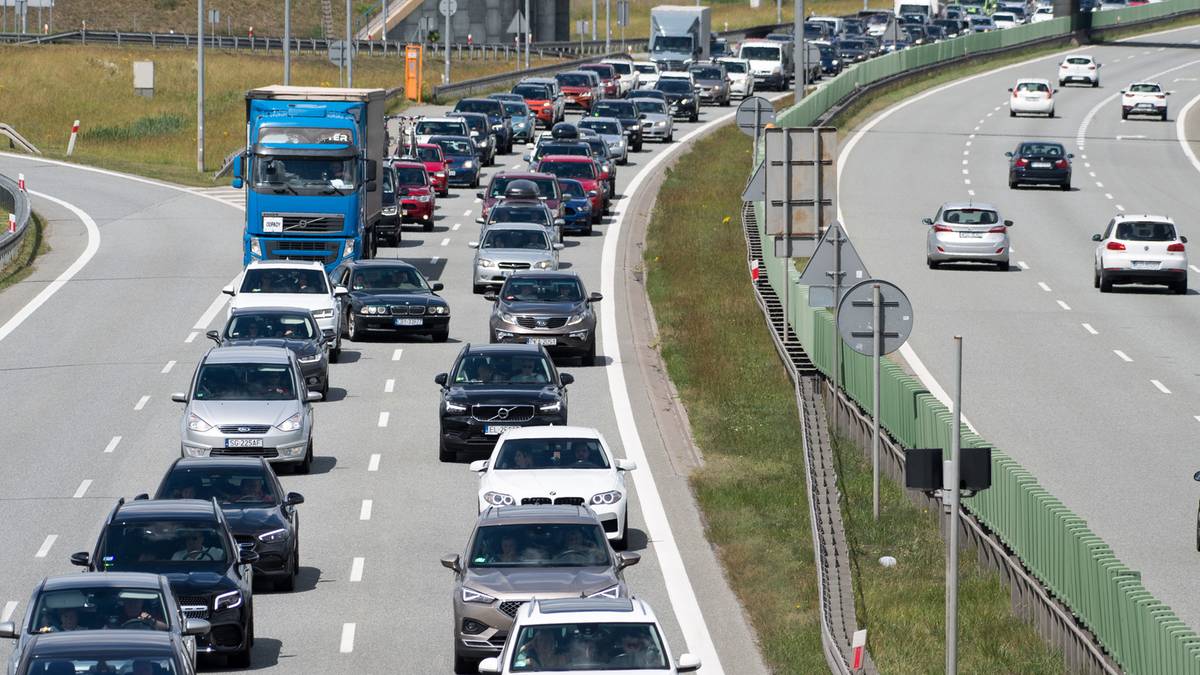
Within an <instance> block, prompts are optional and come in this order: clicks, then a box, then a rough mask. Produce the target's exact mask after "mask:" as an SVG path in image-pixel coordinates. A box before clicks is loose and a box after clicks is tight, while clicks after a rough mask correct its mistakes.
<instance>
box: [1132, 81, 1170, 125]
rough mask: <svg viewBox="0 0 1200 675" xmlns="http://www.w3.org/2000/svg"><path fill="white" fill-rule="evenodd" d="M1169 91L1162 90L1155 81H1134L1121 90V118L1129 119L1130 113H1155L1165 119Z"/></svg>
mask: <svg viewBox="0 0 1200 675" xmlns="http://www.w3.org/2000/svg"><path fill="white" fill-rule="evenodd" d="M1170 95H1171V92H1169V91H1163V88H1162V85H1160V84H1159V83H1157V82H1134V83H1133V84H1131V85H1129V86H1128V87H1127V88H1125V89H1122V90H1121V119H1123V120H1124V119H1129V116H1130V115H1155V116H1158V117H1162V120H1163V121H1164V122H1166V121H1167V97H1168V96H1170Z"/></svg>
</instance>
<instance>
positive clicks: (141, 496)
mask: <svg viewBox="0 0 1200 675" xmlns="http://www.w3.org/2000/svg"><path fill="white" fill-rule="evenodd" d="M148 499H150V494H149V493H146V492H139V493H138V494H136V495H134V497H133V501H135V502H141V501H146V500H148Z"/></svg>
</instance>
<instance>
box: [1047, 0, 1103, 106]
mask: <svg viewBox="0 0 1200 675" xmlns="http://www.w3.org/2000/svg"><path fill="white" fill-rule="evenodd" d="M1043 9H1049V10H1050V18H1054V9H1053V8H1047V7H1039V8H1038V11H1039V12H1041V11H1042V10H1043ZM1036 18H1037V15H1036V14H1035V15H1034V19H1035V20H1036ZM1071 82H1082V83H1086V84H1089V85H1091V86H1093V87H1099V86H1100V63H1099V62H1098V61H1096V59H1095V58H1093V57H1091V56H1088V55H1087V54H1072V55H1071V56H1068V57H1067V58H1065V59H1063V62H1062V63H1060V64H1058V86H1060V87H1061V86H1063V85H1065V84H1068V83H1071Z"/></svg>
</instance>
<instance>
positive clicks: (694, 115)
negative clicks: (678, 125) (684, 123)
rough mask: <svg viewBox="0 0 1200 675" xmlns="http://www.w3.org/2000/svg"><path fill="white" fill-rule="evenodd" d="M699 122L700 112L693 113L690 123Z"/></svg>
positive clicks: (689, 119)
mask: <svg viewBox="0 0 1200 675" xmlns="http://www.w3.org/2000/svg"><path fill="white" fill-rule="evenodd" d="M699 120H700V113H698V112H695V113H692V116H691V117H689V118H688V121H690V122H698V121H699Z"/></svg>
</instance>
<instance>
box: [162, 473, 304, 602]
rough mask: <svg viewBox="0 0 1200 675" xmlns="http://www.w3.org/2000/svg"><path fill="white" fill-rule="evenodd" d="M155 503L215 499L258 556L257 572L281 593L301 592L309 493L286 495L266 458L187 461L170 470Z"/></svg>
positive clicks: (244, 543)
mask: <svg viewBox="0 0 1200 675" xmlns="http://www.w3.org/2000/svg"><path fill="white" fill-rule="evenodd" d="M154 498H155V499H205V500H208V499H215V500H217V503H218V504H220V505H221V511H222V512H224V514H225V521H226V522H227V523H228V524H229V529H230V530H232V531H233V538H234V539H236V540H237V543H238V545H239V546H241V547H242V548H243V550H244V549H253V550H254V552H255V553H257V554H258V560H256V561H254V574H255V576H257V577H260V578H261V579H260V580H264V581H269V582H271V583H272V584H273V585H274V586H275V588H276V589H279V590H283V591H291V590H295V588H296V574H297V572H299V570H300V515H299V514H298V513H296V507H297V506H299V505H300V504H303V503H304V495H302V494H300V493H298V492H286V493H285V492H284V491H283V486H282V485H280V484H279V478H278V477H277V476H276V475H275V472H274V471H273V470H271V465H270V464H268V463H267V460H265V459H263V458H262V457H182V458H180V459H177V460H175V463H174V464H172V465H171V468H169V469H167V473H166V475H164V476H163V479H162V482H161V483H159V485H158V491H157V492H155V493H154Z"/></svg>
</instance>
